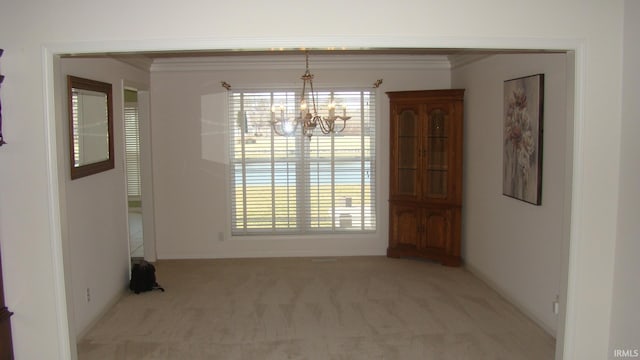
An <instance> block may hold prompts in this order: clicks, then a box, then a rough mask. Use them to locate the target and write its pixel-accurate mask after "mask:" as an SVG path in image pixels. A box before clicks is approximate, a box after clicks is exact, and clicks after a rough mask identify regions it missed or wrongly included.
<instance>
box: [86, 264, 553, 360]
mask: <svg viewBox="0 0 640 360" xmlns="http://www.w3.org/2000/svg"><path fill="white" fill-rule="evenodd" d="M156 267H157V276H158V282H159V283H160V284H161V285H162V286H164V288H165V289H166V292H164V293H162V292H159V291H158V292H156V291H154V292H151V293H143V294H140V295H135V294H128V295H126V296H125V297H123V298H122V299H121V300H120V301H119V302H118V303H117V304H116V305H115V306H114V307H113V309H111V310H109V311H108V313H107V314H106V315H105V316H104V318H103V319H101V320H100V321H99V322H98V323H97V324H96V325H95V326H94V327H93V328H92V329H91V330H90V331H89V332H88V333H87V335H86V336H85V337H84V338H83V339H82V340H81V341H80V342H79V344H78V352H79V359H81V360H85V359H100V360H104V359H136V360H138V359H224V360H227V359H229V360H233V359H247V360H251V359H274V360H276V359H277V360H280V359H323V360H324V359H367V360H372V359H437V360H440V359H445V360H446V359H508V360H516V359H532V360H543V359H553V354H554V346H555V341H554V339H553V338H552V337H550V336H549V335H547V334H546V333H545V332H544V331H543V330H542V329H540V328H539V327H538V326H536V325H535V324H534V323H533V322H531V321H530V320H529V319H527V318H526V317H525V316H524V315H523V314H522V313H520V312H519V311H517V310H516V309H515V308H514V307H513V306H511V305H510V304H509V303H507V302H506V301H505V300H504V299H502V298H501V297H500V296H499V295H498V294H496V293H495V292H494V291H492V290H491V289H489V288H488V287H487V286H486V285H485V284H484V283H482V282H481V281H480V280H478V279H477V278H475V277H474V276H473V275H471V274H470V273H469V272H467V271H466V270H464V269H461V268H448V267H443V266H440V265H438V264H434V263H430V262H425V261H419V260H399V259H388V258H385V257H344V258H343V257H340V258H336V259H333V260H332V259H309V258H278V259H233V260H180V261H160V262H158V263H157V264H156Z"/></svg>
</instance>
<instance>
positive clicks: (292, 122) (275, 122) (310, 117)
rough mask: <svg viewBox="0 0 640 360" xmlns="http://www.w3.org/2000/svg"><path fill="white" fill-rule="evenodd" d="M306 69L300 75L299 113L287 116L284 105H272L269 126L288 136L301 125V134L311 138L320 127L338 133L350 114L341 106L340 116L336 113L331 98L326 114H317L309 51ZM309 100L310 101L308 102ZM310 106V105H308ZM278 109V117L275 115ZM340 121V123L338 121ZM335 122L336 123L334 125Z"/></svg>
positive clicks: (327, 132)
mask: <svg viewBox="0 0 640 360" xmlns="http://www.w3.org/2000/svg"><path fill="white" fill-rule="evenodd" d="M305 57H306V65H307V66H306V71H305V72H304V75H302V76H301V77H300V79H302V81H303V82H302V94H301V98H300V113H299V116H298V117H295V118H287V117H286V116H285V108H284V105H279V106H276V105H274V106H272V107H271V112H272V113H273V116H272V120H271V128H272V129H273V131H274V132H275V133H276V134H278V135H280V136H290V135H292V134H294V133H295V132H296V130H297V129H298V126H302V135H303V136H306V137H307V138H308V139H311V136H313V131H314V130H315V129H316V128H320V131H321V132H322V133H323V134H325V135H326V134H331V133H340V132H342V131H343V130H344V129H345V127H346V126H347V120H349V119H351V116H347V108H346V106H343V108H342V109H343V113H342V116H339V115H336V104H335V103H334V102H333V100H331V101H330V102H329V104H328V105H327V108H328V110H329V115H328V116H320V115H318V108H317V102H318V101H317V98H318V94H317V93H316V92H315V91H314V90H313V74H311V71H309V52H308V51H307V52H305ZM309 102H310V103H309ZM310 106H311V107H310ZM278 111H279V112H280V117H277V115H276V114H277V113H278ZM340 121H342V123H340ZM336 122H337V123H338V124H337V126H336Z"/></svg>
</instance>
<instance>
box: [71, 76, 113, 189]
mask: <svg viewBox="0 0 640 360" xmlns="http://www.w3.org/2000/svg"><path fill="white" fill-rule="evenodd" d="M67 89H68V91H67V93H68V110H69V111H68V112H69V156H70V157H69V160H70V163H69V166H70V168H71V179H72V180H73V179H78V178H81V177H85V176H89V175H93V174H97V173H100V172H103V171H107V170H110V169H113V168H114V167H115V166H114V164H115V162H114V151H113V149H114V146H113V97H112V86H111V84H109V83H104V82H100V81H95V80H89V79H83V78H80V77H76V76H72V75H68V76H67ZM74 89H81V90H89V91H95V92H99V93H104V94H105V95H106V97H107V109H106V115H107V119H106V120H107V134H105V135H106V136H107V139H108V151H109V154H108V156H107V159H106V160H101V161H96V162H92V163H88V164H84V165H78V166H76V165H75V163H76V161H75V159H76V153H75V149H76V146H75V144H74V121H73V120H74V119H73V90H74Z"/></svg>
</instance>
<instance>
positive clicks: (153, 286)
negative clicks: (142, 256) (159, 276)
mask: <svg viewBox="0 0 640 360" xmlns="http://www.w3.org/2000/svg"><path fill="white" fill-rule="evenodd" d="M129 289H131V291H133V292H135V293H136V294H139V293H141V292H144V291H151V290H161V291H164V289H163V288H162V287H160V285H158V283H157V282H156V268H155V266H153V264H151V263H148V262H146V261H144V260H141V261H140V262H137V263H135V264H133V266H132V267H131V281H130V282H129Z"/></svg>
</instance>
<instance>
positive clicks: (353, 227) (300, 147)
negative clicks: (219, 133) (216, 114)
mask: <svg viewBox="0 0 640 360" xmlns="http://www.w3.org/2000/svg"><path fill="white" fill-rule="evenodd" d="M296 91H299V90H288V89H270V90H264V91H261V90H232V91H230V93H229V125H230V131H229V140H230V141H229V146H230V148H229V149H230V151H229V160H230V167H229V169H230V171H229V175H230V176H229V184H230V201H231V234H232V235H233V236H242V235H284V234H297V235H311V234H320V233H347V234H354V233H373V232H375V231H376V197H375V194H376V191H375V189H376V177H375V173H376V171H375V170H376V169H375V167H376V151H375V146H376V133H375V132H376V103H375V102H376V91H375V89H371V88H366V89H364V88H359V89H354V90H345V89H339V90H333V91H323V90H322V89H320V90H317V92H318V93H319V94H320V96H319V98H320V101H319V102H320V103H322V102H323V100H322V99H323V94H324V98H325V99H326V97H327V96H331V97H333V96H334V95H335V96H336V98H338V99H339V98H341V97H343V98H344V102H345V103H348V104H349V105H348V106H349V110H348V112H349V113H348V115H349V116H352V119H350V120H349V121H348V124H349V127H348V128H347V130H345V131H344V132H343V133H340V134H327V135H324V134H322V133H321V132H320V130H319V129H316V130H315V131H314V135H313V137H312V138H311V139H307V138H304V137H303V136H302V135H301V129H300V128H298V129H297V130H296V132H295V134H293V135H292V136H289V137H281V136H279V135H276V134H274V133H273V132H272V130H271V128H270V126H269V121H270V120H272V119H273V118H274V117H276V116H278V114H276V113H272V112H271V111H270V109H271V106H273V105H280V104H282V101H285V102H286V105H285V108H286V109H287V110H288V113H289V114H288V115H290V116H292V115H293V113H294V112H295V111H296V108H297V106H296V104H298V103H299V97H300V95H299V94H298V93H297V92H296ZM285 93H286V94H287V95H286V96H284V95H283V94H285ZM255 94H262V96H264V97H265V98H261V99H262V102H265V101H266V100H265V99H266V98H268V99H269V101H268V102H265V103H264V104H261V105H260V109H261V110H259V111H258V113H259V115H258V114H257V113H256V111H255V109H247V108H245V105H244V104H245V103H248V102H250V101H251V100H247V98H248V97H251V96H255ZM356 100H357V101H356ZM354 103H357V106H354ZM318 105H319V108H318V111H319V112H320V113H321V114H322V113H323V111H322V110H321V108H320V107H322V106H323V105H324V106H326V104H318ZM256 107H258V106H256ZM266 109H269V110H268V115H267V114H266V112H267V110H266ZM325 109H326V108H325ZM339 110H340V108H339ZM340 111H343V110H340ZM324 115H326V114H324ZM255 117H259V118H260V120H254V121H253V122H252V120H253V119H254V118H255ZM258 125H259V126H258ZM354 134H356V135H354ZM354 139H357V142H354V141H353V140H354ZM254 141H260V142H262V143H263V144H262V145H260V146H266V145H265V144H267V143H269V144H270V147H271V148H270V154H269V155H270V156H268V158H269V159H268V160H266V161H263V162H260V161H259V160H256V159H255V158H254V159H252V158H251V156H253V157H255V156H260V155H255V154H251V153H250V152H251V150H249V148H250V146H251V144H252V142H254ZM253 144H255V143H253ZM282 146H285V147H282ZM336 146H342V147H343V149H340V151H344V152H350V153H352V154H353V156H351V157H345V156H343V154H344V152H340V153H339V152H338V151H337V149H336ZM327 148H329V149H331V148H333V149H334V151H333V152H329V156H328V157H327V156H324V154H326V149H327ZM285 149H286V150H288V151H284V150H285ZM268 150H269V149H268ZM278 151H280V153H279V154H280V156H279V157H278V156H273V155H274V154H278ZM312 155H313V156H312ZM258 162H259V163H261V164H262V165H263V166H262V167H260V166H257V165H256V164H257V163H258ZM354 165H355V167H354ZM287 166H288V167H290V168H291V169H292V170H291V171H288V172H287V171H285V172H283V173H278V170H279V169H284V168H285V167H287ZM348 166H351V167H350V168H349V167H348ZM320 168H323V169H324V170H329V171H328V172H326V171H322V169H321V170H320V171H317V170H318V169H320ZM256 169H257V170H256ZM258 172H260V173H265V176H264V177H262V176H256V173H258ZM268 172H270V173H268ZM278 174H280V175H281V176H280V177H278ZM252 176H253V177H252ZM311 177H315V180H316V181H315V182H313V181H312V180H311ZM276 178H277V179H278V181H279V183H281V182H282V181H284V182H286V183H287V189H289V190H290V191H288V192H285V193H286V194H287V195H288V196H289V198H290V199H294V201H295V204H296V205H295V206H293V209H289V208H288V205H278V204H275V202H279V203H280V204H283V203H284V202H283V201H281V200H280V201H277V200H276V198H275V196H274V193H275V192H276V190H274V189H276V186H275V182H276V180H275V179H276ZM256 179H258V180H256ZM329 179H330V181H329ZM354 179H355V180H354ZM289 180H292V181H293V183H294V184H295V185H289ZM252 181H253V182H254V183H255V182H256V181H262V182H265V181H270V182H271V187H270V188H269V187H268V185H267V187H265V188H262V189H261V191H262V194H263V195H264V194H265V193H266V192H268V191H271V196H270V197H271V199H269V201H270V203H269V202H267V203H265V207H264V208H260V211H259V212H261V213H262V212H264V213H265V214H267V213H268V215H269V216H271V220H270V221H269V220H268V219H267V220H266V221H265V224H268V225H265V226H264V227H255V226H253V225H251V219H249V217H250V216H249V215H250V214H249V213H250V211H251V209H249V208H250V207H251V203H250V201H249V202H248V200H247V198H248V197H251V196H254V195H255V192H254V193H252V192H251V188H250V187H251V182H252ZM356 181H357V183H356ZM344 182H353V184H351V186H350V187H351V188H353V189H355V190H354V191H355V193H354V191H351V192H350V190H345V188H347V186H341V183H344ZM289 186H291V188H290V187H289ZM280 188H281V187H278V189H280ZM321 188H322V189H321ZM341 194H343V195H344V196H341ZM327 195H329V196H328V197H329V201H328V202H327V201H326V199H325V198H326V197H327ZM266 197H267V198H268V197H269V194H266ZM312 197H313V198H315V199H316V200H317V199H319V201H322V200H325V201H324V203H322V204H321V203H319V202H317V201H316V202H313V201H311V199H312ZM289 198H288V199H287V203H288V201H289ZM254 200H255V198H254ZM256 204H258V203H257V202H256ZM310 205H311V206H310ZM282 206H285V207H287V209H285V210H284V211H279V207H282ZM258 207H259V206H258ZM311 210H313V214H312V213H311ZM282 213H284V214H285V216H284V218H281V217H280V215H281V214H282ZM265 217H266V215H265ZM283 221H284V223H286V224H284V225H283Z"/></svg>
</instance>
